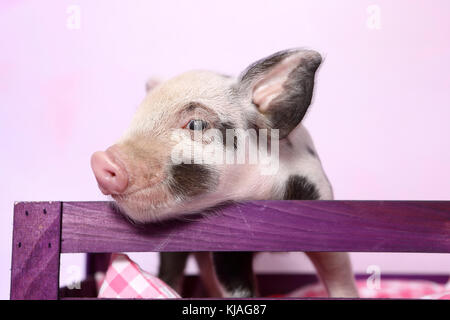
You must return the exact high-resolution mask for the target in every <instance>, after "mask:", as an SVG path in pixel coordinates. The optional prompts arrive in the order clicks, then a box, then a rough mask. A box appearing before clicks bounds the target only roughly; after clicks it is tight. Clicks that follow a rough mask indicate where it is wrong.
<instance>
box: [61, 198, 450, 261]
mask: <svg viewBox="0 0 450 320" xmlns="http://www.w3.org/2000/svg"><path fill="white" fill-rule="evenodd" d="M186 218H187V217H186ZM189 219H190V220H191V221H190V222H189V221H184V222H182V221H171V222H168V223H159V224H150V225H147V226H140V227H137V226H134V225H132V224H130V223H129V222H128V221H126V219H124V218H123V217H122V216H121V215H120V214H118V213H116V212H115V211H114V209H113V207H112V206H111V204H110V203H108V202H64V203H63V226H62V241H63V242H62V247H61V250H62V252H67V253H69V252H118V251H129V252H132V251H142V252H143V251H354V252H364V251H373V252H447V253H448V252H450V202H449V201H256V202H247V203H244V204H239V205H232V206H228V207H226V208H222V209H220V210H217V211H216V212H215V213H213V214H211V215H210V216H209V217H199V216H191V217H190V218H189Z"/></svg>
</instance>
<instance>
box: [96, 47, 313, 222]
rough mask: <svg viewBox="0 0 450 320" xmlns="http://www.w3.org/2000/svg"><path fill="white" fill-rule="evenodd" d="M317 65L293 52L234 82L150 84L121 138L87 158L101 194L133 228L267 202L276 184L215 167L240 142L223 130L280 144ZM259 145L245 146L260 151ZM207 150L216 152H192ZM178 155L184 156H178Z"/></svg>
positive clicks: (296, 118)
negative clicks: (233, 203) (267, 134)
mask: <svg viewBox="0 0 450 320" xmlns="http://www.w3.org/2000/svg"><path fill="white" fill-rule="evenodd" d="M320 62H321V57H320V55H319V54H318V53H317V52H315V51H311V50H297V49H295V50H287V51H282V52H278V53H276V54H274V55H272V56H269V57H267V58H265V59H262V60H260V61H257V62H255V63H253V64H252V65H250V66H249V67H248V68H247V69H246V70H245V71H244V72H243V73H242V74H241V75H240V76H239V77H238V78H232V77H228V76H224V75H221V74H217V73H213V72H207V71H191V72H187V73H184V74H182V75H180V76H178V77H176V78H173V79H171V80H169V81H166V82H164V83H160V84H156V83H154V82H153V83H150V84H149V85H148V86H147V91H148V92H147V95H146V97H145V99H144V101H143V102H142V103H141V105H140V106H139V108H138V110H137V112H136V114H135V116H134V118H133V120H132V123H131V126H130V127H129V129H128V130H127V131H126V132H125V134H124V135H123V137H122V138H121V139H120V140H119V141H118V142H117V143H116V144H114V145H112V146H111V147H109V148H108V149H107V150H106V151H98V152H96V153H94V154H93V155H92V158H91V166H92V170H93V172H94V175H95V177H96V179H97V182H98V186H99V188H100V190H101V191H102V192H103V193H104V194H105V195H111V196H112V197H113V198H114V200H115V201H116V202H117V204H118V206H119V207H120V208H121V210H122V211H123V212H124V213H125V214H126V215H127V216H129V217H130V218H131V219H133V220H135V221H138V222H149V221H155V220H163V219H166V218H169V217H172V216H174V215H178V214H181V213H190V212H195V211H200V210H203V209H206V208H208V207H211V206H214V205H217V204H219V203H221V202H224V201H229V200H241V199H264V198H269V197H270V194H268V192H270V191H268V190H271V189H273V187H271V186H269V185H267V184H271V183H273V180H276V177H272V178H268V177H264V178H263V179H261V178H258V174H256V172H257V171H258V170H257V167H258V164H248V163H245V164H235V163H229V162H228V163H227V162H226V161H222V162H221V161H217V159H219V158H220V159H225V156H224V155H225V154H226V152H227V151H229V149H233V150H235V149H236V147H237V145H236V140H239V137H240V136H241V135H242V133H236V137H234V138H233V139H232V140H233V142H232V143H230V139H229V136H227V130H235V129H237V130H235V132H236V131H239V130H241V131H242V132H244V131H245V130H247V131H248V130H256V134H258V132H260V131H259V129H267V131H270V130H272V129H278V132H277V137H278V138H279V139H284V138H285V137H287V136H288V135H289V133H290V132H291V131H292V130H293V129H294V128H295V127H296V126H297V125H298V124H299V123H300V121H301V120H302V118H303V117H304V115H305V113H306V111H307V108H308V106H309V104H310V102H311V97H312V92H313V85H314V75H315V71H316V69H317V68H318V66H319V64H320ZM239 132H240V131H239ZM257 140H258V139H249V140H247V141H248V142H247V144H246V146H247V147H249V145H253V146H260V145H259V144H258V143H257ZM196 146H197V147H200V148H196ZM205 146H209V147H214V148H213V150H214V151H215V152H213V153H211V152H204V151H203V152H201V153H200V154H199V152H198V151H196V150H204V149H202V147H205ZM192 147H194V148H192ZM183 150H184V151H186V150H189V152H181V153H180V152H178V151H183ZM246 150H247V151H246V152H247V153H248V152H249V151H248V149H246ZM174 151H176V152H174ZM174 154H175V155H176V157H175V158H176V161H174ZM212 154H214V156H212ZM211 157H214V159H215V160H214V161H208V160H211V159H210V158H211ZM199 158H200V161H199ZM208 158H209V159H208ZM245 158H246V159H248V154H247V155H246V156H245ZM180 160H181V161H180ZM202 160H203V161H202ZM205 160H206V161H205ZM271 179H272V180H271Z"/></svg>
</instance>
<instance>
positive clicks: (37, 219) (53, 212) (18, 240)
mask: <svg viewBox="0 0 450 320" xmlns="http://www.w3.org/2000/svg"><path fill="white" fill-rule="evenodd" d="M60 241H61V202H19V203H16V204H15V205H14V231H13V247H12V267H11V299H58V284H59V254H60Z"/></svg>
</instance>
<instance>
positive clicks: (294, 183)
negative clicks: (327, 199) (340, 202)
mask: <svg viewBox="0 0 450 320" xmlns="http://www.w3.org/2000/svg"><path fill="white" fill-rule="evenodd" d="M319 198H320V196H319V192H318V191H317V188H316V187H315V186H314V184H312V183H311V182H310V181H309V180H308V179H306V178H305V177H302V176H299V175H292V176H289V179H288V181H287V183H286V189H285V190H284V197H283V199H284V200H318V199H319Z"/></svg>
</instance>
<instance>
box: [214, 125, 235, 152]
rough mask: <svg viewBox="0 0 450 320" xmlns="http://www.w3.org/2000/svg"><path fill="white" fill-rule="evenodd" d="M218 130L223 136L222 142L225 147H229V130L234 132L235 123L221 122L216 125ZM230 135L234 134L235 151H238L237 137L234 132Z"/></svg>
mask: <svg viewBox="0 0 450 320" xmlns="http://www.w3.org/2000/svg"><path fill="white" fill-rule="evenodd" d="M216 128H217V129H218V130H219V131H220V133H221V134H222V142H223V145H224V146H225V147H226V146H227V142H228V140H227V130H233V131H234V129H236V125H235V124H234V123H233V122H231V121H221V122H219V123H217V124H216ZM230 134H232V137H233V139H234V140H233V146H234V149H235V150H236V149H237V139H236V137H235V135H234V133H233V132H230Z"/></svg>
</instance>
